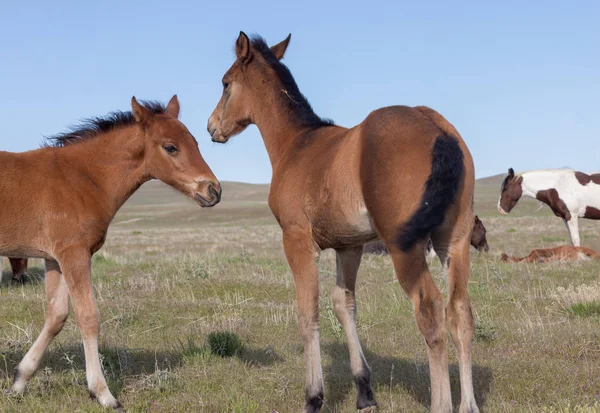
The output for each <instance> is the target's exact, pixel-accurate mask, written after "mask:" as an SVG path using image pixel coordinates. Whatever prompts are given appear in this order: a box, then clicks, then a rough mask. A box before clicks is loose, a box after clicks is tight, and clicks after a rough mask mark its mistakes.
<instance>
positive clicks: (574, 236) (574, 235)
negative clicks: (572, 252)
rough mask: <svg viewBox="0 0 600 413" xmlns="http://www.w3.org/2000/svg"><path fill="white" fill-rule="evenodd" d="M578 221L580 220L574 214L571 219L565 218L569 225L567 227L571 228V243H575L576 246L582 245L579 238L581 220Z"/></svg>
mask: <svg viewBox="0 0 600 413" xmlns="http://www.w3.org/2000/svg"><path fill="white" fill-rule="evenodd" d="M578 221H579V220H578V218H577V216H576V215H572V216H571V219H570V220H568V221H566V220H565V224H566V225H567V229H568V230H569V237H571V244H573V246H574V247H579V246H581V242H580V240H579V222H578Z"/></svg>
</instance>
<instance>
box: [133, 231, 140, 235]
mask: <svg viewBox="0 0 600 413" xmlns="http://www.w3.org/2000/svg"><path fill="white" fill-rule="evenodd" d="M131 235H142V231H131Z"/></svg>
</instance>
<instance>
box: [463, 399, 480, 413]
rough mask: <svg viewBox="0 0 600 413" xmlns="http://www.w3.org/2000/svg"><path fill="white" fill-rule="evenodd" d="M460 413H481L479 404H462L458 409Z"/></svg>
mask: <svg viewBox="0 0 600 413" xmlns="http://www.w3.org/2000/svg"><path fill="white" fill-rule="evenodd" d="M458 412H459V413H479V408H478V407H477V404H476V403H475V402H474V401H473V402H471V403H461V404H460V408H459V409H458Z"/></svg>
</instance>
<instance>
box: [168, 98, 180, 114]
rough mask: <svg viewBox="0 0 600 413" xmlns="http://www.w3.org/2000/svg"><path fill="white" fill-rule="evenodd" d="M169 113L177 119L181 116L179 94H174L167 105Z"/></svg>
mask: <svg viewBox="0 0 600 413" xmlns="http://www.w3.org/2000/svg"><path fill="white" fill-rule="evenodd" d="M167 113H168V114H169V115H171V116H173V117H174V118H175V119H177V118H179V99H177V95H173V97H172V98H171V100H170V101H169V104H168V105H167Z"/></svg>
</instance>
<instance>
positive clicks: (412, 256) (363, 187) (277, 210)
mask: <svg viewBox="0 0 600 413" xmlns="http://www.w3.org/2000/svg"><path fill="white" fill-rule="evenodd" d="M289 41H290V37H288V38H287V39H285V40H284V41H282V42H281V43H279V44H277V45H275V46H273V47H271V48H269V47H268V46H267V44H266V43H265V42H264V40H262V39H261V38H260V37H255V38H253V39H252V40H250V39H249V38H248V37H247V36H246V35H245V34H244V33H240V35H239V38H238V39H237V42H236V56H237V59H236V61H235V63H234V64H233V65H232V66H231V68H230V69H229V70H228V71H227V72H226V73H225V75H224V77H223V79H222V83H223V95H222V97H221V99H220V101H219V103H218V105H217V107H216V108H215V110H214V112H213V113H212V115H211V116H210V118H209V120H208V131H209V133H210V135H211V136H212V140H213V141H214V142H220V143H225V142H227V141H228V140H229V138H231V137H232V136H233V135H236V134H238V133H240V132H242V131H243V130H244V129H245V128H246V127H247V126H248V125H250V124H255V125H256V126H257V127H258V129H259V131H260V133H261V135H262V138H263V141H264V143H265V146H266V149H267V152H268V154H269V158H270V160H271V165H272V168H273V169H272V170H273V178H272V181H271V187H270V194H269V207H270V208H271V211H272V212H273V214H274V215H275V218H276V219H277V221H278V223H279V225H280V226H281V228H282V230H283V247H284V251H285V254H286V257H287V260H288V263H289V265H290V268H291V271H292V274H293V276H294V281H295V284H296V294H297V299H298V310H299V311H298V312H299V324H300V333H301V336H302V341H303V344H304V354H305V359H306V385H305V404H304V409H303V411H304V412H317V411H319V410H320V409H321V406H322V404H323V374H322V368H321V353H320V344H319V309H318V306H319V297H318V295H319V274H318V267H317V258H318V257H319V252H320V251H321V250H323V249H326V248H333V249H335V251H336V254H337V280H336V287H335V289H334V291H333V294H332V297H333V307H334V312H335V314H336V316H337V318H338V320H339V321H340V323H341V325H342V326H343V328H344V331H345V333H346V338H347V341H348V350H349V352H350V367H351V369H352V374H353V376H354V380H355V382H356V386H357V389H358V400H357V407H358V409H361V410H363V411H367V410H368V411H372V410H373V409H374V406H375V405H376V402H375V398H374V396H373V390H372V387H371V373H370V368H369V365H368V364H367V361H366V359H365V357H364V355H363V351H362V349H361V345H360V342H359V340H358V332H357V330H356V301H355V283H356V274H357V271H358V267H359V265H360V260H361V256H362V245H363V244H365V243H366V242H369V241H372V240H374V239H376V238H377V237H379V238H380V239H381V240H383V242H384V243H385V245H386V247H387V249H388V250H389V251H390V255H391V257H392V260H393V262H394V267H395V270H396V274H397V277H398V279H399V281H400V285H401V286H402V288H403V289H404V291H405V292H406V293H407V294H408V296H409V298H410V300H411V302H412V304H413V308H414V310H415V316H416V321H417V325H418V327H419V329H420V330H421V332H422V333H423V335H424V337H425V340H426V342H427V354H428V357H429V368H430V379H431V387H430V389H431V410H432V411H434V412H442V411H443V412H450V411H451V410H452V401H451V396H450V380H449V376H448V358H447V354H446V337H447V332H446V314H447V315H448V322H449V325H450V332H451V334H452V338H453V340H454V344H455V345H456V348H457V353H458V360H459V365H460V368H459V370H460V379H461V389H462V391H461V394H462V398H461V407H460V409H461V412H477V411H478V408H477V405H476V403H475V398H474V395H473V384H472V372H471V339H472V335H473V315H472V311H471V304H470V300H469V295H468V291H467V282H468V279H469V274H470V267H469V248H470V247H469V241H470V234H471V229H472V227H473V215H474V214H473V187H474V181H475V180H474V168H473V160H472V158H471V154H470V153H469V150H468V149H467V147H466V145H465V143H464V142H463V140H462V138H461V137H460V135H459V133H458V132H457V131H456V129H455V128H454V127H453V126H452V125H451V124H450V123H448V121H446V119H444V118H443V117H442V116H441V115H440V114H438V113H437V112H435V111H433V110H432V109H429V108H427V107H424V106H419V107H415V108H410V107H406V106H393V107H387V108H383V109H378V110H376V111H374V112H372V113H371V114H370V115H369V116H368V117H367V118H366V119H365V120H364V121H363V122H362V123H360V124H359V125H357V126H355V127H353V128H350V129H347V128H343V127H339V126H335V125H334V124H333V123H332V122H331V121H327V120H323V119H321V118H320V117H319V116H317V115H316V114H315V113H314V112H313V110H312V108H311V106H310V104H309V103H308V101H307V100H306V98H305V97H304V96H303V95H302V94H301V93H300V91H299V89H298V86H297V85H296V82H295V81H294V78H293V77H292V75H291V73H290V71H289V70H288V68H287V67H286V66H285V65H283V64H282V63H281V62H280V59H281V58H283V55H284V53H285V50H286V48H287V46H288V43H289ZM430 237H431V239H432V241H433V245H434V248H435V250H436V251H437V252H438V254H439V255H440V259H441V262H443V263H444V267H445V269H446V270H447V273H448V278H447V279H448V284H449V285H448V291H449V292H450V294H449V301H448V304H447V305H445V303H444V297H443V295H442V294H441V292H440V290H439V289H438V287H437V286H436V285H435V283H434V282H433V279H432V277H431V274H430V272H429V269H428V266H427V261H426V259H425V253H424V251H425V244H426V243H427V240H428V239H429V238H430Z"/></svg>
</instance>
